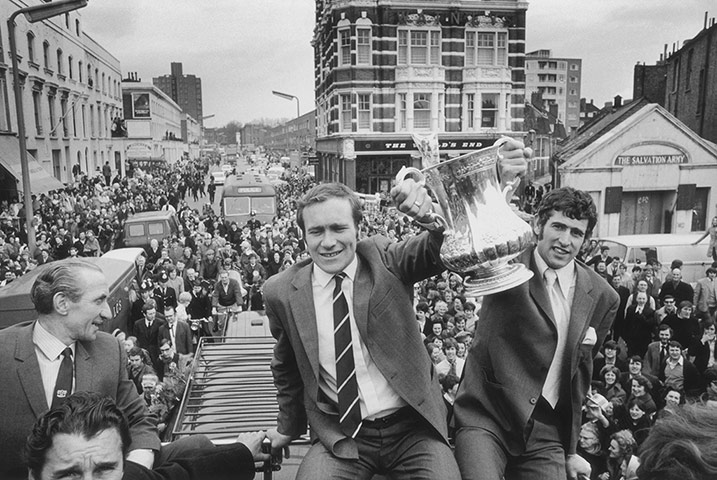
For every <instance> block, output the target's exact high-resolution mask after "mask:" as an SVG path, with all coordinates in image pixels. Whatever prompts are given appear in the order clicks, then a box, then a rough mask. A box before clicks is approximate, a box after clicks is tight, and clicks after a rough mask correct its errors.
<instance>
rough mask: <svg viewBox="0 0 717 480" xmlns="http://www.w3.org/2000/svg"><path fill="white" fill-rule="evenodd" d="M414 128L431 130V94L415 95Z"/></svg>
mask: <svg viewBox="0 0 717 480" xmlns="http://www.w3.org/2000/svg"><path fill="white" fill-rule="evenodd" d="M413 128H431V94H430V93H414V94H413Z"/></svg>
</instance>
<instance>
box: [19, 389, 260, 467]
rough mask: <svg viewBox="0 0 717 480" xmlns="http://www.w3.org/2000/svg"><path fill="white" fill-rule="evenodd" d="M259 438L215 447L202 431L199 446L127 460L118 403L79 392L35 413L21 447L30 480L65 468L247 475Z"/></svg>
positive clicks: (127, 438) (126, 430)
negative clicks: (156, 462) (153, 462)
mask: <svg viewBox="0 0 717 480" xmlns="http://www.w3.org/2000/svg"><path fill="white" fill-rule="evenodd" d="M263 438H264V432H250V433H244V434H241V435H239V437H238V438H237V441H236V442H235V443H231V444H226V445H221V446H216V447H215V446H214V445H213V444H212V443H211V441H209V440H208V439H207V438H206V437H204V443H203V445H202V447H201V448H197V449H195V450H194V451H188V452H186V453H185V454H184V455H182V456H177V457H175V458H173V459H172V460H171V461H169V462H167V463H165V464H164V465H162V466H159V467H157V468H156V469H154V470H151V469H149V468H146V467H144V466H142V465H140V464H136V463H134V462H131V461H127V455H128V453H129V452H130V445H131V446H132V447H133V446H134V440H133V437H132V433H131V427H130V425H129V424H128V421H127V419H126V418H125V415H124V412H123V411H122V409H120V408H119V407H118V406H117V405H116V404H115V402H114V401H113V400H112V399H111V398H109V397H106V396H102V395H99V394H96V393H88V392H78V393H75V394H73V395H71V396H70V397H69V398H68V399H67V402H66V403H65V404H64V405H62V406H59V407H56V408H53V409H52V410H50V411H49V412H47V413H45V414H44V415H42V416H41V417H40V418H38V420H37V421H36V422H35V425H34V426H33V427H32V430H31V434H30V436H29V437H27V441H26V442H24V443H22V444H21V446H20V448H22V447H23V446H24V452H25V458H27V470H26V472H28V473H26V475H25V478H30V479H31V480H51V479H56V478H65V477H66V476H68V470H69V472H70V473H69V474H71V475H73V476H77V477H78V478H96V476H97V474H98V473H100V474H101V477H102V478H103V479H107V480H120V479H124V480H176V479H187V480H204V479H206V480H210V479H211V480H228V479H233V480H237V479H239V480H249V479H252V478H254V474H255V473H254V463H255V462H262V461H265V460H266V459H267V458H268V455H267V454H263V453H261V442H262V440H263ZM98 470H99V472H98Z"/></svg>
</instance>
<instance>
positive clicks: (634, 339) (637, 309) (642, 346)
mask: <svg viewBox="0 0 717 480" xmlns="http://www.w3.org/2000/svg"><path fill="white" fill-rule="evenodd" d="M641 283H644V282H641ZM647 301H648V297H647V293H645V292H641V291H638V292H637V294H636V296H635V305H631V306H629V307H627V310H626V312H625V332H624V337H625V343H626V344H627V354H628V355H629V356H633V355H638V356H640V357H643V356H645V353H646V352H647V346H648V345H649V344H650V342H651V341H652V335H653V332H654V331H655V328H656V327H657V325H656V324H655V311H654V310H653V309H652V308H650V307H649V305H648V304H647Z"/></svg>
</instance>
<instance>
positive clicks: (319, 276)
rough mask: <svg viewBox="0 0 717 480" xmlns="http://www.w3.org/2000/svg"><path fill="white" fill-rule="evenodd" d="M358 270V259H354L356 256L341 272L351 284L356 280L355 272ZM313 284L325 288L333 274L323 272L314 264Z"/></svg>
mask: <svg viewBox="0 0 717 480" xmlns="http://www.w3.org/2000/svg"><path fill="white" fill-rule="evenodd" d="M357 269H358V259H357V258H356V255H354V259H353V260H351V263H349V264H348V265H347V266H346V268H344V270H343V272H344V273H345V274H346V276H347V277H348V278H349V280H351V281H352V282H353V281H354V279H355V278H356V270H357ZM313 273H314V283H315V284H317V285H319V286H321V287H322V288H325V287H326V286H327V285H328V284H329V282H331V281H332V280H333V279H334V276H335V275H336V274H335V273H328V272H325V271H324V270H321V268H320V267H319V266H318V265H317V264H316V262H314V271H313Z"/></svg>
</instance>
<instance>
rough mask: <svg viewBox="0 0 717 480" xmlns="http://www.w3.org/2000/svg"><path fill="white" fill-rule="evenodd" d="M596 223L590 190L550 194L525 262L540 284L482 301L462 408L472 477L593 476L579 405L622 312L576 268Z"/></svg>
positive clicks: (459, 450)
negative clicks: (581, 451) (580, 448)
mask: <svg viewBox="0 0 717 480" xmlns="http://www.w3.org/2000/svg"><path fill="white" fill-rule="evenodd" d="M499 221H500V220H498V219H496V222H499ZM596 221H597V212H596V208H595V205H594V203H593V201H592V199H591V197H590V195H588V194H587V193H585V192H582V191H579V190H575V189H572V188H569V187H564V188H559V189H556V190H552V191H551V192H549V193H548V194H547V195H546V196H545V197H544V198H543V199H542V202H541V203H540V205H539V206H538V209H537V214H536V217H535V219H534V226H533V231H534V233H535V235H536V236H537V245H536V246H535V247H530V248H528V249H527V250H526V251H524V252H523V253H522V254H521V256H520V257H518V260H519V261H520V263H522V264H523V265H525V266H526V267H527V268H528V269H529V271H530V272H532V278H530V280H529V281H527V282H524V283H522V284H519V285H517V286H512V287H511V288H509V289H507V290H503V291H498V292H497V293H493V294H490V295H487V296H486V297H485V298H484V300H483V308H482V310H481V315H480V321H479V322H478V326H477V329H476V335H475V340H474V341H473V346H472V348H471V351H470V352H469V354H468V356H467V358H466V365H465V370H464V378H463V381H462V383H461V385H460V388H459V390H458V393H457V396H456V401H455V405H454V409H455V420H456V428H457V433H456V459H457V461H458V465H459V468H460V470H461V476H462V478H463V479H464V480H468V479H490V480H495V479H500V478H505V479H506V480H513V479H531V480H534V479H545V480H548V479H549V480H556V479H565V478H566V477H567V478H570V479H575V478H580V479H582V478H589V473H590V466H589V464H588V463H587V461H585V460H583V459H582V458H581V457H579V456H578V455H576V446H577V441H578V435H579V431H580V422H581V406H582V403H583V401H584V399H585V397H586V395H587V391H588V387H589V386H590V379H591V377H592V368H593V357H594V356H595V355H596V354H597V352H598V350H599V348H600V346H601V345H602V343H603V341H604V339H605V336H606V335H607V333H608V330H609V329H610V326H611V325H612V322H613V320H614V318H615V314H616V312H617V309H618V305H619V298H618V295H617V293H616V292H615V291H614V290H613V289H612V288H610V286H609V285H608V284H607V283H606V282H605V281H604V280H603V279H602V278H600V277H599V276H598V275H597V274H596V273H595V272H594V271H593V270H592V269H591V268H589V267H586V266H585V265H584V264H582V263H579V262H576V261H575V256H576V255H577V254H578V252H579V250H580V247H581V245H582V244H583V242H584V241H585V240H587V239H589V237H590V235H591V233H592V230H593V227H594V226H595V224H596Z"/></svg>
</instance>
